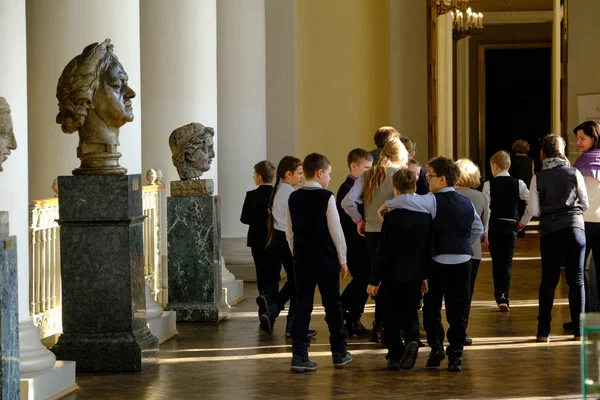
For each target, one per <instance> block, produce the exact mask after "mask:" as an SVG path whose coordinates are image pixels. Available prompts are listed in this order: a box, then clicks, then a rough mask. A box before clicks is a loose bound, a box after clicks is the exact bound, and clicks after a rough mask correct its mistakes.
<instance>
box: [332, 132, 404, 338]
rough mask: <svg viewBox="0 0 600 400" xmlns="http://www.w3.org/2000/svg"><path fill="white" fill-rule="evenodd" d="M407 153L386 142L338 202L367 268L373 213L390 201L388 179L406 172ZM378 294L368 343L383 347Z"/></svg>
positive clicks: (373, 246)
mask: <svg viewBox="0 0 600 400" xmlns="http://www.w3.org/2000/svg"><path fill="white" fill-rule="evenodd" d="M407 162H408V151H406V147H404V145H403V144H402V142H400V140H398V139H392V140H390V141H388V142H387V143H386V144H385V146H383V149H382V150H381V157H380V158H379V161H378V162H377V165H375V166H374V167H373V168H371V169H370V170H368V171H367V172H365V173H364V174H363V176H361V177H360V178H358V179H357V180H356V182H355V183H354V186H353V187H352V189H350V192H348V194H347V195H346V197H344V199H343V200H342V208H343V209H344V211H345V212H346V213H347V214H348V215H349V216H350V218H352V221H354V223H355V224H356V228H357V230H358V233H359V234H360V235H361V236H365V237H366V238H367V247H368V249H369V257H370V258H371V266H373V263H374V262H375V261H376V253H377V248H378V246H379V241H380V240H381V225H382V222H381V220H380V219H379V215H378V214H377V209H378V208H379V207H380V206H381V205H382V204H383V203H385V201H386V200H390V199H392V198H393V197H394V189H393V186H392V177H393V176H394V173H395V172H396V171H398V170H399V169H400V168H406V163H407ZM359 204H364V207H365V213H364V214H365V215H364V218H363V216H362V215H361V214H360V212H359V211H358V205H359ZM383 297H384V296H383V294H382V290H381V289H380V290H379V293H378V294H377V304H376V307H375V321H374V322H373V327H374V330H373V337H372V339H371V341H375V342H378V343H383V323H382V321H383V313H384V312H385V309H384V308H385V307H384V305H383V304H382V302H383Z"/></svg>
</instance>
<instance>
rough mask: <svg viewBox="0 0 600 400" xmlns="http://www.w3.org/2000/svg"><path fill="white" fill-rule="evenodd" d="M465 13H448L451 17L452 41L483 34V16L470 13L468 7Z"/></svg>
mask: <svg viewBox="0 0 600 400" xmlns="http://www.w3.org/2000/svg"><path fill="white" fill-rule="evenodd" d="M465 13H466V15H465ZM465 13H463V12H462V11H461V10H454V11H450V14H451V15H452V38H453V39H454V40H460V39H463V38H466V37H469V36H474V35H479V34H481V32H483V14H482V13H474V12H472V11H471V8H470V7H469V8H467V11H466V12H465Z"/></svg>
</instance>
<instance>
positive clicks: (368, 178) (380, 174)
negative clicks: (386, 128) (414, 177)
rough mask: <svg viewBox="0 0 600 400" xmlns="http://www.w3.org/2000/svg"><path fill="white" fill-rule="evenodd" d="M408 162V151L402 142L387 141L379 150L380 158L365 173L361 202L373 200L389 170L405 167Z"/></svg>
mask: <svg viewBox="0 0 600 400" xmlns="http://www.w3.org/2000/svg"><path fill="white" fill-rule="evenodd" d="M407 161H408V151H406V147H404V145H403V144H402V142H401V141H400V140H398V139H392V140H390V141H388V142H387V143H386V144H385V146H383V149H382V150H381V157H380V158H379V161H378V162H377V165H375V166H374V167H373V168H371V169H370V170H368V171H367V172H366V173H365V189H364V192H363V200H364V202H365V203H369V202H370V201H371V200H373V197H374V196H375V192H377V189H379V187H380V186H381V185H382V184H383V182H384V181H385V179H386V178H387V172H388V169H389V168H393V167H396V168H400V167H404V166H406V163H407Z"/></svg>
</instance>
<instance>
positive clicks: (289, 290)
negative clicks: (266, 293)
mask: <svg viewBox="0 0 600 400" xmlns="http://www.w3.org/2000/svg"><path fill="white" fill-rule="evenodd" d="M302 174H303V171H302V161H301V160H300V159H299V158H296V157H290V156H285V157H283V158H282V159H281V161H280V162H279V165H278V166H277V179H276V181H275V188H274V189H273V193H272V194H271V199H270V201H269V210H270V212H271V214H270V216H269V226H268V231H269V235H268V239H267V246H270V245H271V244H272V245H273V246H274V249H275V250H274V255H275V257H276V258H275V261H274V262H276V263H277V264H278V265H281V264H283V268H284V269H285V273H286V274H287V282H286V283H285V284H284V285H283V287H282V288H281V290H280V291H279V294H278V295H277V298H276V299H275V300H274V301H273V303H272V304H270V305H269V308H268V309H267V312H266V313H264V314H263V315H261V316H260V327H261V329H262V330H263V331H265V332H267V333H268V334H272V333H273V324H274V323H275V320H276V319H277V317H278V316H279V313H280V312H281V310H283V309H284V307H285V303H286V302H287V301H288V300H290V308H289V310H288V316H287V323H286V325H285V336H286V337H287V338H289V337H291V327H292V322H293V318H294V310H295V308H296V289H295V276H294V259H293V257H292V253H291V252H290V248H289V246H288V243H287V240H286V238H285V226H286V224H287V219H286V215H287V208H288V199H289V197H290V194H291V193H293V192H294V186H298V185H299V184H300V182H301V181H302ZM316 334H317V333H316V332H315V331H309V335H310V336H314V335H316Z"/></svg>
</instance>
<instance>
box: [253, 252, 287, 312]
mask: <svg viewBox="0 0 600 400" xmlns="http://www.w3.org/2000/svg"><path fill="white" fill-rule="evenodd" d="M250 251H251V252H252V258H253V259H254V266H255V267H256V285H257V286H258V292H259V293H260V295H261V296H264V297H265V298H266V299H267V303H268V304H271V303H273V301H275V299H276V298H277V294H278V293H279V281H280V279H281V275H280V274H279V273H280V271H281V263H280V262H279V260H278V257H277V254H276V250H275V246H273V245H271V246H269V247H267V248H265V246H259V247H251V248H250Z"/></svg>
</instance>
